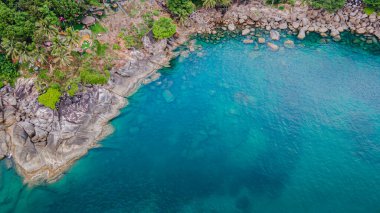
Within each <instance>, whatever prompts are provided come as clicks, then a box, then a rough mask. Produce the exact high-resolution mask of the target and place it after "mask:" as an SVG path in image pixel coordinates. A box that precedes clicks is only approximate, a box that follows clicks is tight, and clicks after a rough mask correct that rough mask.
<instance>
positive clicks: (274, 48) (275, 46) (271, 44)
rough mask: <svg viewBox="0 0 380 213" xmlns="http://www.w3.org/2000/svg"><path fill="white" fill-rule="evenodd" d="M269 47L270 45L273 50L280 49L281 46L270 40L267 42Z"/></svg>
mask: <svg viewBox="0 0 380 213" xmlns="http://www.w3.org/2000/svg"><path fill="white" fill-rule="evenodd" d="M267 45H268V47H270V49H271V50H273V51H278V50H279V49H280V48H279V47H278V46H277V45H276V44H273V43H271V42H268V43H267Z"/></svg>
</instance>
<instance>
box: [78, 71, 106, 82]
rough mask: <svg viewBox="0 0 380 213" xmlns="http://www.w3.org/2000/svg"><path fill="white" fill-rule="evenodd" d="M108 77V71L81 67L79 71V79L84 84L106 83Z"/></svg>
mask: <svg viewBox="0 0 380 213" xmlns="http://www.w3.org/2000/svg"><path fill="white" fill-rule="evenodd" d="M109 77H110V73H109V72H108V71H105V73H104V74H103V73H100V72H98V71H96V70H94V69H89V68H87V69H83V70H81V71H80V80H81V82H82V83H84V84H106V83H107V81H108V79H109Z"/></svg>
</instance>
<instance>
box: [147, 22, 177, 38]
mask: <svg viewBox="0 0 380 213" xmlns="http://www.w3.org/2000/svg"><path fill="white" fill-rule="evenodd" d="M176 30H177V26H176V25H175V24H174V23H173V20H172V19H171V18H166V17H162V18H160V19H158V20H157V21H155V22H154V24H153V35H154V37H155V38H156V39H164V38H170V37H172V36H173V35H174V34H175V33H176Z"/></svg>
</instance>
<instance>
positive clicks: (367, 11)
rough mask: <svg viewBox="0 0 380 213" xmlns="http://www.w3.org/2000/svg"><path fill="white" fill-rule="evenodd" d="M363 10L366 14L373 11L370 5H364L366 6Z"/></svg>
mask: <svg viewBox="0 0 380 213" xmlns="http://www.w3.org/2000/svg"><path fill="white" fill-rule="evenodd" d="M363 11H364V13H365V14H367V15H371V14H372V13H374V12H375V9H374V8H372V7H366V8H364V10H363Z"/></svg>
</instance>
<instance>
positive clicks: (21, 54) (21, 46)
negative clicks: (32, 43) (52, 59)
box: [15, 41, 31, 63]
mask: <svg viewBox="0 0 380 213" xmlns="http://www.w3.org/2000/svg"><path fill="white" fill-rule="evenodd" d="M15 47H16V53H17V56H18V62H20V63H29V62H30V59H31V57H30V54H29V53H30V52H29V51H28V45H27V44H26V41H23V42H17V43H16V45H15Z"/></svg>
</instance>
